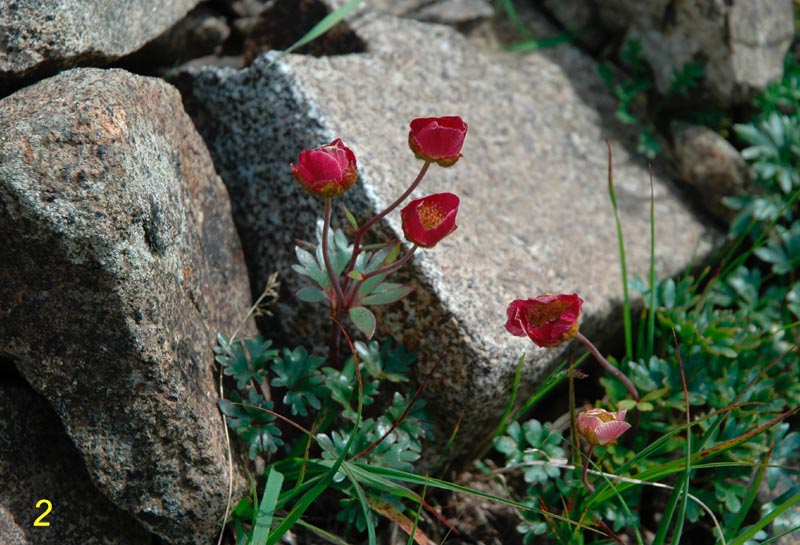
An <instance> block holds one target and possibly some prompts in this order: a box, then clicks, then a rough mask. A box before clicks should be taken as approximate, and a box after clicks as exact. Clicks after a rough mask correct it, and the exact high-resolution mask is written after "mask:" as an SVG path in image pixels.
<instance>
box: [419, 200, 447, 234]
mask: <svg viewBox="0 0 800 545" xmlns="http://www.w3.org/2000/svg"><path fill="white" fill-rule="evenodd" d="M417 213H418V214H419V220H420V222H421V223H422V228H423V229H425V230H426V231H430V230H431V229H433V228H434V227H437V226H438V225H439V224H440V223H442V221H443V220H444V217H445V213H444V210H442V207H441V206H439V205H438V204H437V203H435V202H423V203H421V204H420V205H419V208H417Z"/></svg>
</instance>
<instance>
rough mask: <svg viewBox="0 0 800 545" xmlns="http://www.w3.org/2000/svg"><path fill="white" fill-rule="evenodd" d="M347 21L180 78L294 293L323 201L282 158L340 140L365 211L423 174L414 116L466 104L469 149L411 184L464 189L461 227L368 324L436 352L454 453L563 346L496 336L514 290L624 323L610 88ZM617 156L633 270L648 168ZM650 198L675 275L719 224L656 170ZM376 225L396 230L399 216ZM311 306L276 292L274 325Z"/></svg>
mask: <svg viewBox="0 0 800 545" xmlns="http://www.w3.org/2000/svg"><path fill="white" fill-rule="evenodd" d="M350 25H351V27H352V28H353V29H354V30H355V32H357V33H358V35H359V36H360V37H361V39H363V40H364V42H365V43H366V44H367V46H368V52H367V53H365V54H358V55H345V56H333V57H325V58H314V57H306V56H288V57H286V58H285V60H283V61H280V62H278V63H276V64H274V65H270V59H269V58H267V57H261V58H259V59H257V60H256V62H255V63H254V64H253V65H252V66H251V67H249V68H248V69H246V70H242V71H235V70H230V69H218V68H207V69H192V70H190V71H188V72H185V73H184V74H183V77H182V81H181V83H180V84H179V86H180V87H181V88H182V92H183V93H184V101H185V102H186V103H187V111H189V112H190V114H192V115H193V117H194V119H195V121H196V123H197V124H198V126H199V129H200V131H201V133H202V134H204V136H205V138H206V141H207V143H208V144H209V146H210V150H211V152H212V155H213V156H214V158H215V164H216V165H217V168H218V170H219V172H220V175H221V176H222V178H223V179H224V180H225V182H226V184H227V185H228V187H229V190H230V192H231V197H232V203H233V207H234V218H235V220H236V222H237V227H238V228H239V232H240V235H241V237H242V240H243V244H244V246H245V248H246V254H247V255H249V256H250V258H251V261H250V264H251V265H252V267H253V271H254V274H255V276H256V277H259V278H264V277H265V276H266V275H267V274H268V273H269V272H272V271H278V272H279V273H281V274H282V275H283V276H282V279H281V280H282V281H283V282H284V287H285V288H286V293H287V294H288V293H292V292H293V290H294V289H296V288H297V287H299V286H301V285H305V284H304V282H303V280H302V279H299V278H297V277H296V276H295V275H293V274H292V272H291V271H290V264H291V263H292V262H293V260H294V255H293V251H292V248H291V243H292V240H293V239H295V238H301V239H306V240H308V239H312V238H313V225H314V222H315V218H316V217H317V215H318V214H319V212H320V202H318V201H316V200H314V199H312V198H310V197H309V196H307V195H305V194H304V192H303V191H302V190H301V189H300V187H299V186H298V185H297V184H296V183H295V182H294V180H293V178H292V175H291V171H290V169H289V163H290V162H291V161H295V160H296V157H297V153H298V152H299V151H300V150H301V149H302V148H304V147H308V146H316V145H320V144H323V143H327V142H330V141H331V140H332V139H333V138H334V137H337V136H339V137H341V138H343V139H344V141H345V143H347V144H348V145H351V146H352V148H353V150H354V151H355V153H356V155H357V157H358V160H359V169H360V173H361V178H360V182H359V183H358V184H357V185H356V186H355V187H354V189H353V190H351V192H350V193H349V194H348V195H347V196H346V199H345V201H346V202H347V203H348V206H349V207H350V208H351V209H353V210H361V209H363V206H367V207H368V208H369V209H370V210H373V211H376V210H379V209H381V208H382V207H383V206H385V205H386V204H388V203H389V202H391V201H392V200H393V199H394V198H395V197H396V196H398V195H399V194H400V193H401V192H402V191H403V189H404V188H405V187H406V186H407V184H408V183H409V182H410V181H411V180H412V179H413V178H414V176H415V175H416V173H417V171H418V169H419V168H420V165H421V163H420V162H418V161H417V160H416V159H415V158H414V156H413V154H412V153H411V152H410V151H409V150H408V148H407V135H408V122H409V121H410V120H411V119H413V118H415V117H422V116H431V115H461V116H463V117H464V119H465V120H466V121H467V122H468V123H469V126H470V128H469V133H468V134H467V138H466V143H465V146H464V150H463V154H464V157H463V158H462V159H461V160H460V161H459V162H458V163H457V164H456V165H455V166H453V167H452V168H448V169H442V168H438V167H437V168H432V169H431V171H430V173H429V174H428V176H427V178H426V179H425V181H424V182H423V183H422V185H421V187H420V189H419V190H418V192H417V195H418V196H421V195H423V194H427V193H434V192H442V191H452V192H455V193H457V194H459V195H460V197H461V209H460V213H459V220H458V225H459V228H458V230H457V231H456V232H455V233H453V234H452V235H451V236H449V237H448V238H447V239H446V240H444V241H443V242H441V243H440V244H439V245H438V246H437V247H436V248H435V249H434V250H432V251H424V252H419V253H418V255H417V256H415V258H414V261H413V268H412V269H411V270H410V274H411V275H413V276H414V278H415V280H416V282H417V284H418V289H417V290H416V291H415V292H414V293H413V294H412V296H411V297H410V298H409V299H407V300H405V301H404V302H403V303H402V304H398V305H395V306H393V307H391V308H392V312H389V313H388V314H387V315H386V316H384V318H385V324H384V325H385V327H384V328H383V329H382V331H381V332H379V335H381V334H387V333H391V334H393V335H395V336H396V337H397V338H398V339H399V340H401V341H402V342H403V343H405V344H406V345H407V346H408V347H410V348H412V349H414V350H416V351H418V352H419V355H420V359H419V365H418V367H417V369H416V372H417V374H418V375H419V376H424V375H425V374H427V373H428V372H430V371H431V370H432V369H433V367H434V365H436V364H438V367H437V368H436V371H435V373H434V375H433V378H432V380H431V382H430V383H429V385H428V387H427V391H426V393H425V396H424V397H425V398H426V399H428V400H429V401H430V402H431V403H432V406H433V407H434V410H435V411H436V413H437V417H438V420H439V425H440V428H439V429H440V431H441V433H440V439H441V440H442V441H444V440H446V438H447V436H448V435H449V433H450V431H451V430H452V426H453V425H454V424H455V422H456V421H457V420H458V419H459V417H462V416H463V420H462V424H461V431H460V433H459V437H458V439H457V444H456V445H455V447H454V450H453V453H454V454H458V453H462V454H463V453H464V452H466V451H467V450H468V449H469V448H470V447H471V446H472V445H474V441H475V440H476V439H477V438H480V437H482V436H485V435H486V434H487V433H488V432H489V430H490V429H492V426H493V424H494V423H495V422H496V419H497V417H498V416H499V414H500V413H501V412H502V410H503V408H504V407H505V405H506V403H507V395H508V392H509V389H510V385H511V382H512V379H513V376H514V370H515V363H516V361H517V359H518V358H519V356H520V355H521V354H523V353H526V354H527V360H528V363H527V365H526V366H525V368H524V372H523V379H524V382H523V384H524V385H523V395H524V394H525V393H526V392H530V391H531V389H532V388H533V387H534V386H535V385H536V384H537V381H539V380H540V379H541V376H542V373H544V372H545V371H546V370H548V369H549V368H551V366H552V364H553V363H554V362H556V361H557V360H558V358H559V356H560V352H559V351H546V350H540V349H536V348H534V347H533V346H532V345H531V344H530V342H528V341H526V340H523V339H520V338H516V337H512V336H511V335H509V334H507V333H506V331H505V329H504V323H505V314H506V306H507V305H508V303H509V302H510V301H511V300H512V299H515V298H519V297H525V296H529V295H535V294H538V293H540V292H545V291H565V292H572V291H577V292H579V293H580V294H581V295H582V296H583V297H585V299H586V304H585V307H584V308H585V313H584V324H585V327H586V331H587V333H591V332H592V331H594V332H598V333H602V332H604V331H606V332H607V331H612V330H616V329H617V323H616V321H609V318H610V317H611V316H612V312H618V309H619V300H620V280H619V262H618V258H617V247H616V235H615V230H614V221H613V218H612V213H611V206H610V204H609V201H608V197H607V190H606V187H607V184H606V169H607V164H606V147H605V143H604V140H603V139H604V137H605V136H606V135H607V134H608V133H607V129H606V128H605V124H606V123H609V122H610V121H609V120H611V119H613V112H614V107H615V105H614V99H613V98H612V97H611V96H610V95H609V94H608V92H607V90H606V88H605V87H604V86H603V84H602V82H601V81H600V80H599V79H598V77H597V76H596V73H597V71H596V69H595V66H594V64H593V61H592V60H591V59H589V58H588V57H586V56H584V55H582V54H581V53H579V52H578V51H577V50H575V49H573V48H571V47H560V48H558V49H556V50H549V51H547V52H544V53H531V54H525V55H508V54H502V53H497V54H496V55H492V54H488V53H485V52H483V51H481V50H479V49H476V48H475V47H473V46H471V45H470V44H469V43H468V42H467V41H466V40H465V39H464V38H463V37H462V36H461V35H459V34H458V33H456V32H455V31H453V30H452V29H450V28H448V27H444V26H440V25H427V24H424V23H418V22H415V21H410V20H406V19H399V18H393V17H390V16H382V15H376V14H374V13H366V14H364V15H361V16H359V17H357V18H355V19H353V20H351V21H350ZM615 153H616V155H615V159H616V163H615V164H616V181H617V184H618V197H619V203H620V206H621V209H622V214H623V219H622V221H623V224H624V228H625V234H626V237H627V239H626V240H627V244H628V259H629V267H630V272H631V273H643V272H644V271H645V270H646V267H647V262H648V248H649V241H648V233H649V193H650V185H649V177H648V173H647V170H646V169H645V168H644V167H643V165H641V164H640V163H637V162H636V161H635V160H634V159H633V158H632V157H631V156H630V155H629V154H628V153H626V151H625V149H624V148H623V147H622V146H620V145H615ZM655 193H656V216H657V233H658V237H659V243H658V245H657V256H656V259H657V264H658V268H659V273H660V274H662V275H668V274H672V273H675V272H677V271H680V270H682V269H683V268H684V267H685V266H686V265H687V264H688V263H689V260H690V258H691V257H692V256H693V255H697V256H702V255H704V254H705V252H707V251H708V250H709V246H710V243H709V241H710V238H711V237H712V236H713V235H714V231H713V230H709V228H707V227H706V226H705V225H703V224H702V223H701V222H700V221H699V220H698V219H697V218H695V217H694V216H693V215H692V213H691V212H690V211H689V210H688V209H687V207H686V206H685V205H684V203H683V202H681V200H680V199H679V198H678V197H677V196H676V195H675V194H674V193H673V191H672V190H671V188H670V185H669V183H668V182H667V181H665V180H664V179H662V178H658V177H657V178H656V182H655ZM339 222H340V225H341V223H342V222H343V220H342V219H341V218H340V219H339ZM384 227H385V228H386V230H387V231H388V232H390V233H391V234H393V235H394V236H396V237H399V238H401V239H402V231H401V229H400V223H399V218H398V217H397V216H396V215H393V216H391V217H390V219H389V220H388V223H386V224H385V225H384ZM313 312H314V310H312V309H310V308H309V307H305V306H296V305H295V303H294V302H292V301H291V300H286V301H285V305H284V306H282V307H280V308H279V309H277V317H278V318H279V319H278V320H277V323H278V324H283V325H284V328H285V330H284V331H285V332H286V333H287V334H289V335H290V336H291V335H293V336H294V337H293V338H295V339H297V338H298V332H301V333H302V332H306V333H308V334H311V333H313V332H315V331H317V330H320V329H321V327H322V326H320V325H319V323H314V325H313V326H312V327H308V326H307V325H306V326H305V329H304V324H307V323H308V321H309V320H308V318H309V316H313V315H314V314H313ZM316 312H317V313H319V311H318V310H317V311H316ZM312 323H313V322H312ZM276 331H277V330H276ZM301 340H302V339H301Z"/></svg>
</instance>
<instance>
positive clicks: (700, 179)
mask: <svg viewBox="0 0 800 545" xmlns="http://www.w3.org/2000/svg"><path fill="white" fill-rule="evenodd" d="M672 140H673V146H674V149H675V157H676V159H677V165H678V170H679V171H680V174H681V178H682V180H683V181H684V182H686V183H687V184H689V185H690V186H692V187H693V188H695V189H696V190H697V191H699V192H700V195H702V197H703V199H702V201H703V205H704V206H705V207H706V208H707V209H708V211H709V212H711V213H712V214H714V215H715V216H717V217H718V218H720V219H722V220H724V221H731V220H732V219H733V218H734V217H735V216H736V213H737V211H736V210H734V209H732V208H730V207H728V206H725V203H724V202H723V199H724V198H725V197H733V196H737V195H739V194H741V193H744V192H745V191H746V190H747V189H748V185H749V184H750V181H751V174H750V168H749V167H748V166H747V162H746V161H745V160H744V158H743V157H742V155H741V154H740V153H739V151H738V150H737V149H736V148H734V147H733V146H732V145H731V144H730V143H729V142H728V141H727V140H725V139H724V138H723V137H722V136H720V134H719V133H718V132H716V131H712V130H711V129H709V128H708V127H703V126H698V125H687V124H685V123H675V124H673V127H672ZM750 191H751V192H752V191H753V188H750Z"/></svg>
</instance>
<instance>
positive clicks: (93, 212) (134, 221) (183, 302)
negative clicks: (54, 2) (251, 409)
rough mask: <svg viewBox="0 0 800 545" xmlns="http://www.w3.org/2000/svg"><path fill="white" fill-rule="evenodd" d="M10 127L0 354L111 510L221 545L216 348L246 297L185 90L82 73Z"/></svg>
mask: <svg viewBox="0 0 800 545" xmlns="http://www.w3.org/2000/svg"><path fill="white" fill-rule="evenodd" d="M0 126H2V127H3V131H2V133H0V302H1V303H0V304H2V307H0V353H3V354H5V355H7V356H9V357H10V358H11V359H12V360H13V362H14V363H15V364H16V366H17V368H18V369H19V371H20V372H21V373H22V375H23V376H24V378H25V379H26V380H27V381H28V382H29V383H30V385H31V386H33V388H34V389H35V390H36V391H37V392H39V393H40V394H41V395H42V396H43V397H45V398H46V399H47V400H48V401H49V402H50V404H51V405H52V406H53V408H54V409H55V411H56V413H57V414H58V416H59V418H61V420H62V422H63V424H64V427H65V429H66V431H67V434H68V435H69V437H70V439H71V440H72V441H73V442H74V443H75V445H76V446H77V448H78V450H79V451H80V453H81V455H82V457H83V460H84V463H85V465H86V467H87V469H88V472H89V475H90V477H91V478H92V481H93V482H94V484H95V485H96V486H97V487H98V488H99V489H100V490H101V491H102V492H103V493H104V494H105V495H106V496H108V497H109V498H110V499H111V501H112V502H113V503H115V504H116V505H117V506H118V507H120V508H122V509H123V510H125V511H127V512H128V513H130V514H132V515H133V516H134V517H135V518H136V519H138V520H139V521H140V522H141V523H142V524H143V525H144V526H145V527H146V528H147V529H148V530H150V531H152V532H153V533H156V534H158V535H159V536H161V537H162V538H164V539H165V540H166V541H167V542H168V543H174V544H190V543H191V544H204V543H210V542H211V541H212V540H213V539H214V537H215V534H216V533H217V532H218V530H219V527H220V524H221V519H222V517H223V513H224V510H225V505H226V501H227V497H228V486H229V481H230V479H231V475H229V472H228V462H227V455H226V446H225V444H226V443H225V430H224V426H223V423H222V419H221V416H220V413H219V411H218V409H217V399H218V389H217V386H216V383H215V375H214V354H213V352H212V348H213V346H214V344H215V335H216V332H217V331H226V332H231V331H232V330H233V329H234V328H235V327H236V326H237V324H238V323H239V322H240V320H241V319H242V317H243V316H244V315H245V312H246V310H247V308H248V306H249V293H247V291H248V284H247V277H246V272H245V267H244V263H243V259H242V256H241V249H240V245H239V241H238V239H237V237H236V233H235V231H234V227H233V224H232V222H231V220H230V204H229V200H228V196H227V193H226V191H225V187H224V185H223V184H222V182H221V181H220V179H219V177H218V176H217V175H216V173H215V170H214V167H213V165H212V163H211V160H210V158H209V156H208V152H207V150H206V148H205V147H204V146H203V142H202V140H201V139H200V136H199V135H198V134H197V132H196V131H195V129H194V127H193V126H192V123H191V120H190V119H189V117H188V116H187V115H186V114H185V113H184V111H183V109H182V105H181V99H180V96H179V94H178V93H177V91H175V89H174V88H172V87H171V86H169V85H168V84H166V83H164V82H162V81H160V80H155V79H150V78H143V77H139V76H134V75H132V74H129V73H127V72H124V71H122V70H98V69H74V70H70V71H67V72H64V73H62V74H60V75H58V76H56V77H53V78H50V79H47V80H44V81H42V82H40V83H38V84H36V85H33V86H30V87H26V88H25V89H23V90H21V91H19V92H17V93H15V94H13V95H11V96H9V97H7V98H5V99H4V100H3V101H2V102H1V103H0ZM234 478H235V486H234V488H235V489H236V490H241V487H242V485H243V482H242V480H241V477H237V476H234Z"/></svg>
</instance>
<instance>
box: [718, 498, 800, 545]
mask: <svg viewBox="0 0 800 545" xmlns="http://www.w3.org/2000/svg"><path fill="white" fill-rule="evenodd" d="M798 503H800V491H798V492H796V493H795V494H793V495H792V496H791V497H790V498H789V499H788V500H786V501H784V502H783V503H781V504H780V505H778V506H776V507H775V509H773V510H772V512H771V513H769V514H768V515H764V516H762V517H761V519H760V520H759V521H758V522H756V523H755V524H753V525H752V526H750V527H749V528H747V531H745V532H744V533H742V534H740V535H739V536H738V537H737V538H736V539H735V540H733V541H731V543H730V545H744V543H746V542H747V541H748V540H749V539H751V538H752V537H753V536H754V535H756V534H757V533H758V532H760V531H761V530H763V529H764V528H766V527H767V525H769V524H770V523H771V522H772V521H773V520H775V519H776V518H778V517H779V516H780V515H782V514H783V513H784V512H785V511H787V510H788V509H791V508H792V507H794V506H795V505H797V504H798Z"/></svg>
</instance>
